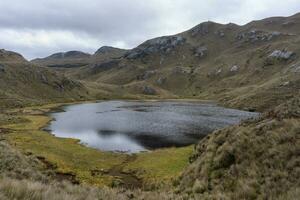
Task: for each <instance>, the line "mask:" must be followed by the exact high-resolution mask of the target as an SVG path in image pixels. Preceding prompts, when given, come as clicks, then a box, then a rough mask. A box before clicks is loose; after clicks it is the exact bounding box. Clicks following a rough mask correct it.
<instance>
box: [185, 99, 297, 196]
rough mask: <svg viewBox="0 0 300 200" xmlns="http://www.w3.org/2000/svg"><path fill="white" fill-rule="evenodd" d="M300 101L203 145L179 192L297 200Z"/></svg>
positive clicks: (218, 134)
mask: <svg viewBox="0 0 300 200" xmlns="http://www.w3.org/2000/svg"><path fill="white" fill-rule="evenodd" d="M299 128H300V98H294V99H293V100H291V101H289V102H287V103H285V104H283V105H281V106H279V107H277V108H276V109H274V110H272V111H270V112H267V113H265V114H264V115H263V116H262V117H261V118H260V119H256V120H251V121H248V122H244V123H242V124H240V125H238V126H233V127H230V128H225V129H223V130H218V131H215V132H214V133H212V134H210V135H209V136H208V137H206V138H205V139H204V140H202V141H201V142H200V143H199V144H198V146H197V148H196V152H195V154H194V155H193V157H192V158H193V160H194V161H193V163H192V164H191V165H190V166H189V167H188V169H187V170H186V171H185V172H184V174H183V175H182V177H181V179H180V181H179V183H180V185H179V188H180V189H181V191H184V192H186V193H188V194H189V195H190V196H191V197H193V198H199V199H202V198H203V199H206V198H207V199H211V198H222V199H277V198H279V197H282V198H283V199H297V198H296V197H297V195H298V194H299V187H300V181H299V180H300V168H299V162H300V157H299V150H300V149H299V148H300V135H299V134H300V129H299Z"/></svg>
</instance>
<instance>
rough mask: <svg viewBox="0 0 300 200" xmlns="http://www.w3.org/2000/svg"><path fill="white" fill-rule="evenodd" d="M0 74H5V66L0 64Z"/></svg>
mask: <svg viewBox="0 0 300 200" xmlns="http://www.w3.org/2000/svg"><path fill="white" fill-rule="evenodd" d="M0 72H5V66H4V65H2V64H0Z"/></svg>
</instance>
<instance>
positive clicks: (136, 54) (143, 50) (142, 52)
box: [124, 36, 186, 59]
mask: <svg viewBox="0 0 300 200" xmlns="http://www.w3.org/2000/svg"><path fill="white" fill-rule="evenodd" d="M185 40H186V39H185V38H183V37H182V36H165V37H159V38H155V39H152V40H148V41H146V42H144V43H143V44H141V45H140V46H138V47H137V48H134V49H132V50H130V51H129V52H127V53H126V54H125V56H124V57H125V58H128V59H136V58H143V57H145V56H147V55H149V54H153V53H170V52H171V51H172V50H173V49H174V48H176V47H177V46H179V45H182V44H183V43H184V42H185Z"/></svg>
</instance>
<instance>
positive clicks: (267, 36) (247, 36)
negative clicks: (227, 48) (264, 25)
mask: <svg viewBox="0 0 300 200" xmlns="http://www.w3.org/2000/svg"><path fill="white" fill-rule="evenodd" d="M280 35H282V33H280V32H278V31H273V32H265V31H260V30H251V31H248V32H244V33H239V34H238V35H237V36H236V39H237V40H243V41H245V42H252V43H253V42H256V41H270V40H272V39H273V38H275V37H278V36H280Z"/></svg>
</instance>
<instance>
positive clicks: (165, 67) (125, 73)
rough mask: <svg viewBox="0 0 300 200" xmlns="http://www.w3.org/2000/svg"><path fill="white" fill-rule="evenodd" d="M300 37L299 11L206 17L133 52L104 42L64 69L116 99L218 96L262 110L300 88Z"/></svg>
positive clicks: (226, 101) (229, 102)
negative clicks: (236, 20) (239, 21)
mask: <svg viewBox="0 0 300 200" xmlns="http://www.w3.org/2000/svg"><path fill="white" fill-rule="evenodd" d="M299 34H300V14H296V15H294V16H291V17H272V18H267V19H263V20H259V21H253V22H250V23H248V24H246V25H244V26H239V25H236V24H232V23H229V24H218V23H214V22H210V21H208V22H204V23H201V24H199V25H197V26H195V27H194V28H192V29H190V30H188V31H186V32H183V33H180V34H177V35H172V36H163V37H159V38H154V39H150V40H148V41H146V42H144V43H142V44H141V45H139V46H138V47H136V48H133V49H131V50H120V49H115V48H112V47H102V48H100V49H99V50H98V51H97V52H96V53H95V55H93V56H92V57H91V58H89V59H90V62H89V64H88V65H86V66H83V67H81V68H77V69H74V68H72V69H66V70H64V74H65V75H66V76H69V77H71V78H75V79H80V80H83V81H84V82H86V83H87V84H89V85H93V87H98V86H103V85H105V86H106V87H109V88H114V90H113V91H116V89H117V90H118V91H122V92H121V93H120V92H117V93H116V94H115V95H117V96H119V97H123V96H135V97H142V98H149V97H150V98H153V97H154V98H198V99H214V100H217V101H218V102H221V103H223V104H225V105H227V106H230V107H237V108H242V109H247V110H259V111H263V110H266V109H268V108H271V107H272V106H275V105H278V104H280V103H281V102H283V101H285V100H287V99H290V98H291V97H292V96H293V94H294V93H295V92H299V86H300V82H299V81H300V80H299V73H300V60H299V55H300V48H299V46H300V45H299V44H300V36H299ZM95 57H96V59H95ZM68 65H70V66H71V65H72V64H71V63H68ZM74 66H76V65H74Z"/></svg>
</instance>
